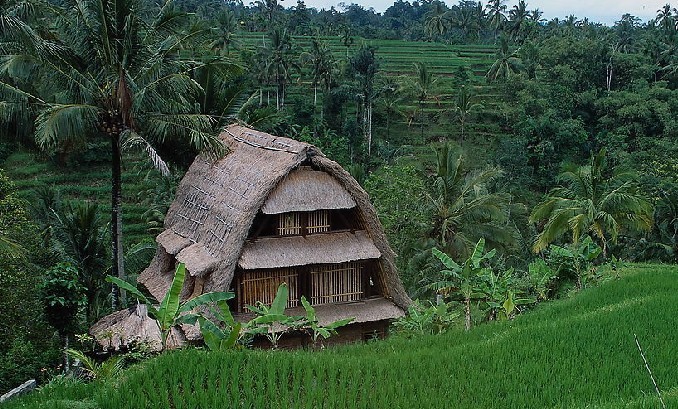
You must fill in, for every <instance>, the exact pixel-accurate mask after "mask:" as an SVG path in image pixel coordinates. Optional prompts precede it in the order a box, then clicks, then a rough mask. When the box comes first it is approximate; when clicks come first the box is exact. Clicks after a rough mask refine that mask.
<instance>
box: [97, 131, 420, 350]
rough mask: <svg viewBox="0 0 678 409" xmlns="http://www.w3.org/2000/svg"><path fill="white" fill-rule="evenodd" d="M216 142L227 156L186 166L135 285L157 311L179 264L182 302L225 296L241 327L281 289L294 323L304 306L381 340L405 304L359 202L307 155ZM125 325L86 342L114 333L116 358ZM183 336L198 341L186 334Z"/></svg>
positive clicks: (353, 334)
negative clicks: (253, 308) (252, 308)
mask: <svg viewBox="0 0 678 409" xmlns="http://www.w3.org/2000/svg"><path fill="white" fill-rule="evenodd" d="M220 138H221V139H222V140H223V142H224V143H225V144H226V145H227V147H228V149H229V153H228V154H227V155H226V156H225V157H223V158H221V159H219V160H218V161H216V162H213V161H209V160H207V159H206V158H203V157H200V156H199V157H198V158H197V159H196V160H195V162H194V163H193V164H192V165H191V167H190V169H189V170H188V172H187V173H186V176H185V177H184V179H183V180H182V181H181V183H180V185H179V187H178V189H177V194H176V199H175V200H174V202H173V203H172V205H171V206H170V209H169V211H168V213H167V216H166V218H165V230H164V231H163V232H162V233H160V234H159V235H158V236H157V238H156V241H157V243H158V249H157V253H156V255H155V258H154V259H153V261H152V262H151V264H150V265H149V267H148V268H147V269H146V270H144V271H143V273H142V274H141V275H140V277H139V282H140V283H141V284H143V285H144V286H145V287H146V289H147V290H148V291H149V292H150V293H151V294H152V295H153V296H154V297H155V298H156V299H158V300H159V299H161V298H162V297H163V296H164V295H165V293H166V292H167V290H168V288H169V286H170V283H171V281H172V278H173V273H174V269H175V266H176V264H177V263H178V262H182V263H184V264H185V265H186V269H187V271H188V273H189V274H187V280H186V283H185V286H184V290H183V293H182V296H183V297H185V298H190V297H194V296H197V295H199V294H202V293H204V292H209V291H228V290H230V291H233V292H234V293H235V295H236V297H235V299H234V300H233V302H232V304H231V309H232V311H233V312H234V314H235V316H236V318H238V317H239V318H241V319H246V318H247V309H246V306H247V305H253V304H254V303H255V302H256V301H261V302H264V303H270V302H271V301H272V299H273V297H274V295H275V291H276V289H277V288H278V286H279V284H280V283H282V282H286V283H287V284H288V286H289V288H290V297H289V302H288V308H290V309H292V310H293V311H291V313H292V314H295V313H298V312H299V311H294V309H298V308H300V303H299V300H300V297H301V296H302V295H305V296H306V298H307V299H308V300H309V301H310V303H311V304H312V305H314V306H316V310H317V314H318V317H319V320H320V321H321V323H323V322H325V323H326V322H330V321H333V320H337V319H342V318H347V317H355V318H356V319H355V321H354V323H353V324H351V325H349V326H347V327H345V328H343V329H342V331H341V333H340V336H339V337H338V338H339V339H356V338H361V337H371V336H374V334H375V333H376V334H383V332H384V331H385V329H386V326H387V323H388V321H389V320H391V319H393V318H396V317H399V316H402V315H403V309H404V308H405V307H406V306H407V304H408V303H409V302H410V299H409V298H408V296H407V294H406V293H405V291H404V289H403V286H402V284H401V282H400V279H399V277H398V273H397V271H396V268H395V265H394V253H393V251H392V250H391V248H390V247H389V245H388V243H387V240H386V236H385V234H384V231H383V228H382V226H381V224H380V223H379V220H378V218H377V214H376V212H375V210H374V207H373V206H372V205H371V204H370V202H369V198H368V196H367V193H365V191H364V190H363V189H362V188H361V187H360V185H359V184H358V183H357V182H356V181H355V179H353V177H351V175H350V174H349V173H348V172H346V171H345V170H344V169H342V167H341V166H339V165H338V164H337V163H336V162H333V161H332V160H330V159H328V158H326V157H325V156H324V155H323V154H322V152H320V151H319V150H318V149H317V148H316V147H314V146H312V145H309V144H306V143H302V142H298V141H295V140H292V139H288V138H283V137H276V136H273V135H269V134H266V133H263V132H258V131H254V130H252V129H249V128H246V127H243V126H239V125H232V126H230V127H228V128H227V129H225V130H224V131H223V132H222V134H221V135H220ZM130 314H131V315H135V314H136V315H138V313H135V312H133V311H131V310H130ZM130 314H127V315H128V316H131V315H130ZM123 315H124V314H123ZM135 319H136V320H138V317H137V318H135ZM124 320H125V318H124V317H123V316H122V315H121V316H118V317H116V318H115V319H113V317H112V316H111V317H110V318H109V319H108V320H106V319H105V320H103V321H102V322H101V323H100V324H98V325H97V326H96V327H94V328H93V329H92V332H93V333H94V335H95V336H97V331H98V332H99V333H104V332H105V329H106V328H111V327H112V326H115V325H117V328H118V333H119V336H118V337H117V338H116V340H114V341H111V339H110V333H109V334H108V338H106V339H102V340H100V341H101V342H102V344H104V345H110V346H113V347H116V346H118V345H119V344H121V343H123V344H124V343H125V342H126V340H129V339H133V338H134V337H135V335H136V334H132V333H126V331H124V329H123V328H124V325H122V326H121V325H120V324H122V321H124ZM183 335H184V336H185V337H186V339H187V340H189V341H190V340H193V339H197V338H199V335H200V334H199V332H198V331H196V330H195V328H193V329H191V328H184V334H183ZM179 343H181V340H180V341H179Z"/></svg>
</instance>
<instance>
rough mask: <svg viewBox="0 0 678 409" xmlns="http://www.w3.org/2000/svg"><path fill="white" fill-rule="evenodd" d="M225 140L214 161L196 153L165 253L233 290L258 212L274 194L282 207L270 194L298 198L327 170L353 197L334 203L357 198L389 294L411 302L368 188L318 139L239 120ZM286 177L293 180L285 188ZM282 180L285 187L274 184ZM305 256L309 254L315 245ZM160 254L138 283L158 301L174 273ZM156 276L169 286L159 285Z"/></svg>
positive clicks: (210, 287)
mask: <svg viewBox="0 0 678 409" xmlns="http://www.w3.org/2000/svg"><path fill="white" fill-rule="evenodd" d="M220 138H221V140H222V141H223V142H224V143H225V144H226V145H227V147H228V149H229V151H230V153H229V154H227V155H226V156H225V157H223V158H221V159H219V160H218V161H216V162H210V161H209V160H207V159H206V158H204V157H202V156H199V157H198V158H196V160H195V161H194V162H193V165H191V167H190V169H189V170H188V172H187V173H186V176H185V177H184V179H183V180H182V181H181V183H180V184H179V188H178V189H177V194H176V198H175V200H174V202H173V203H172V205H171V206H170V208H169V211H168V213H167V216H166V218H165V231H164V232H163V233H161V234H160V235H159V236H158V238H157V240H158V243H159V244H160V245H161V246H163V247H164V249H165V250H166V251H167V253H169V254H174V255H176V258H177V260H179V261H181V262H183V263H185V264H186V268H187V270H188V271H189V273H190V274H191V276H201V277H205V284H204V291H205V292H208V291H223V290H228V289H229V288H230V285H231V281H232V280H233V274H234V271H235V268H236V265H237V264H238V261H239V259H240V257H241V253H242V251H243V249H244V248H246V246H245V241H246V239H247V234H248V232H249V229H250V226H251V225H252V222H253V221H254V217H255V215H256V214H257V212H258V211H259V210H260V209H262V207H263V206H264V204H265V203H267V201H269V200H271V201H270V203H271V204H272V207H274V208H275V206H278V205H275V206H274V205H273V204H275V203H279V201H278V200H277V199H276V196H273V197H272V196H271V195H272V194H273V192H278V193H275V194H280V195H283V194H284V195H286V196H288V197H294V194H295V193H293V192H298V193H299V194H297V196H296V197H298V198H300V197H301V196H300V195H301V193H300V192H302V191H303V190H302V189H301V188H300V187H298V185H297V182H298V181H299V180H302V179H309V178H310V176H318V175H319V174H321V173H324V174H325V175H327V176H329V177H330V179H331V180H332V181H331V182H329V180H330V179H328V178H327V177H326V176H325V175H321V176H320V178H319V179H316V180H317V181H319V182H318V183H320V184H321V185H323V186H329V188H331V189H332V191H334V192H338V191H343V192H347V193H348V196H350V200H347V199H346V197H345V196H346V194H345V193H342V194H340V195H339V196H340V199H336V200H335V201H334V203H335V205H336V206H352V204H353V203H355V207H356V209H357V213H358V215H359V217H360V218H361V220H362V221H363V223H364V226H365V230H366V233H367V235H368V236H369V238H370V239H371V241H372V243H373V245H374V246H375V247H376V249H377V250H378V252H379V253H380V254H381V261H382V270H383V273H384V277H383V279H384V283H385V287H386V290H387V294H385V295H386V296H387V297H389V298H392V299H393V301H394V302H395V303H396V305H398V306H400V307H402V308H405V307H406V306H407V305H408V304H409V302H410V299H409V297H408V296H407V294H406V293H405V290H404V289H403V287H402V284H401V282H400V279H399V277H398V273H397V271H396V269H395V265H394V257H395V254H394V253H393V251H392V250H391V248H390V247H389V245H388V242H387V241H386V236H385V234H384V231H383V228H382V227H381V224H380V223H379V220H378V218H377V214H376V211H375V210H374V207H373V206H372V204H371V203H370V201H369V198H368V196H367V193H365V191H364V190H363V189H362V187H360V185H359V184H358V182H356V181H355V179H353V177H351V175H350V174H349V173H348V172H346V171H345V170H344V169H343V168H342V167H341V166H339V164H337V163H336V162H334V161H332V160H330V159H328V158H326V157H325V156H324V155H323V154H322V152H320V151H319V150H318V149H317V148H316V147H314V146H312V145H309V144H306V143H302V142H298V141H295V140H292V139H288V138H283V137H276V136H273V135H269V134H267V133H263V132H258V131H254V130H252V129H249V128H246V127H244V126H240V125H231V126H229V127H228V128H226V129H225V130H224V132H222V133H221V135H220ZM302 163H307V164H308V163H310V165H312V167H313V168H314V169H316V170H315V171H309V170H305V169H303V168H301V169H300V165H302ZM311 172H312V173H311ZM297 174H298V176H297ZM283 181H286V183H282V182H283ZM287 183H289V186H288V187H285V185H286V184H287ZM279 186H282V187H281V188H280V189H278V190H276V188H278V187H279ZM339 188H341V189H339ZM281 197H282V196H281ZM314 197H319V196H318V195H316V196H314ZM319 200H320V199H319ZM342 203H343V204H342ZM247 248H249V247H247ZM309 250H310V249H309ZM306 254H307V255H310V251H309V253H306ZM370 254H374V251H370ZM158 257H159V256H156V259H157V258H158ZM156 259H154V262H152V263H151V265H150V266H149V268H147V269H146V270H145V271H144V272H143V273H142V274H141V276H140V277H139V281H140V282H141V283H142V284H144V285H145V286H146V287H147V288H148V290H149V291H150V292H151V294H153V296H154V297H155V298H156V299H160V298H162V297H163V295H164V292H161V291H162V290H163V289H166V286H167V283H168V282H169V281H171V274H172V273H173V271H171V270H164V269H162V268H159V267H158V264H162V263H160V262H159V261H158V260H156ZM250 260H251V259H250ZM251 262H254V261H251ZM258 264H260V263H258ZM167 274H170V278H169V280H168V279H167V277H162V276H163V275H167ZM158 281H161V282H163V285H158Z"/></svg>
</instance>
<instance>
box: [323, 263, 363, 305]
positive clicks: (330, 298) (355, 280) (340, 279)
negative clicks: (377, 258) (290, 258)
mask: <svg viewBox="0 0 678 409" xmlns="http://www.w3.org/2000/svg"><path fill="white" fill-rule="evenodd" d="M310 284H311V286H310V287H311V288H310V292H311V294H310V296H311V297H310V298H311V304H312V305H320V304H330V303H335V302H348V301H358V300H360V298H361V296H362V295H363V293H364V288H363V287H364V284H363V278H362V268H361V265H360V263H356V262H354V263H343V264H328V265H321V266H317V267H315V268H314V269H313V270H312V271H311V283H310Z"/></svg>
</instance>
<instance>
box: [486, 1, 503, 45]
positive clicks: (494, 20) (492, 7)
mask: <svg viewBox="0 0 678 409" xmlns="http://www.w3.org/2000/svg"><path fill="white" fill-rule="evenodd" d="M505 2H506V0H489V1H488V2H487V18H488V19H489V22H490V27H491V28H492V29H493V30H494V35H495V37H496V36H497V33H498V32H499V31H500V30H501V29H502V28H503V26H504V23H505V22H506V14H504V13H505V12H506V4H504V3H505Z"/></svg>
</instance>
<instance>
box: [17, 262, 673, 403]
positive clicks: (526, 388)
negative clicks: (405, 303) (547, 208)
mask: <svg viewBox="0 0 678 409" xmlns="http://www.w3.org/2000/svg"><path fill="white" fill-rule="evenodd" d="M677 274H678V270H676V268H675V267H667V266H661V265H635V266H629V267H623V268H620V269H619V270H618V271H617V272H616V273H614V274H613V276H611V277H610V279H609V280H608V281H607V282H605V283H604V284H602V285H601V286H599V287H596V288H590V289H587V290H585V291H583V292H581V293H580V294H579V295H578V296H576V297H573V298H570V299H566V300H560V301H555V302H552V303H548V304H542V305H541V306H540V307H538V308H537V309H536V310H535V311H534V312H532V313H530V314H528V315H523V316H521V317H520V318H518V319H516V320H514V321H504V322H497V323H493V324H489V325H484V326H480V327H477V328H475V329H473V330H472V331H470V332H464V331H463V330H451V331H448V332H447V333H445V334H442V335H421V336H418V337H416V338H413V339H406V338H398V337H396V338H392V339H390V340H388V341H379V342H374V343H368V344H364V345H354V346H346V347H342V348H337V349H329V350H324V351H315V352H309V351H294V352H286V351H227V352H206V351H200V350H194V349H190V350H185V351H178V352H173V353H168V354H164V355H162V356H160V357H158V358H154V359H152V360H150V361H147V362H144V363H142V364H139V365H137V366H135V367H133V368H130V369H128V370H127V371H125V372H124V373H123V374H122V375H121V376H119V377H118V378H117V379H116V380H113V381H111V382H107V383H93V384H89V385H82V384H80V383H75V384H71V385H69V386H64V385H62V384H58V385H56V386H48V387H47V388H45V389H44V390H43V391H40V392H38V393H36V394H34V395H33V396H29V397H26V398H24V399H21V400H18V401H16V402H15V403H10V404H8V405H7V407H8V408H14V407H36V408H39V407H51V406H52V405H63V406H64V407H66V406H68V400H83V401H84V402H87V405H91V407H96V408H101V409H106V408H125V407H145V408H154V407H159V408H160V407H167V406H172V407H217V406H232V405H233V404H234V402H238V404H237V405H236V406H238V407H265V406H266V405H267V404H268V403H270V402H281V403H282V404H283V405H284V406H287V407H299V408H305V407H309V408H311V407H324V406H327V407H336V408H341V407H347V408H348V407H351V408H362V407H365V408H372V407H403V408H432V407H439V406H440V405H441V402H443V404H444V405H445V406H449V407H455V408H491V407H496V406H497V405H498V404H501V405H503V406H507V407H571V408H583V407H596V408H617V407H629V408H655V407H659V403H658V400H657V396H656V393H655V391H654V386H653V385H652V382H651V380H650V378H649V375H648V374H647V372H646V369H645V367H644V364H643V361H642V358H641V357H640V353H639V351H638V349H637V347H636V344H635V341H634V334H637V336H638V338H639V341H640V343H641V345H642V346H643V350H644V352H645V354H646V356H647V359H648V363H649V365H650V366H651V368H652V371H653V373H654V376H655V378H656V379H657V382H658V384H659V386H660V388H661V389H662V391H663V392H664V393H663V397H664V399H665V400H666V403H667V407H671V406H673V405H675V404H676V403H678V384H677V383H676V380H678V372H676V371H677V370H678V357H677V356H676V354H675V353H674V351H675V345H676V343H677V342H678V339H677V338H676V337H677V334H676V333H675V331H673V328H675V327H676V325H678V321H677V320H678V318H677V317H676V314H675V313H674V311H675V309H676V308H677V307H678V284H677V283H678V280H677V278H678V277H677ZM478 391H488V393H478Z"/></svg>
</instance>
